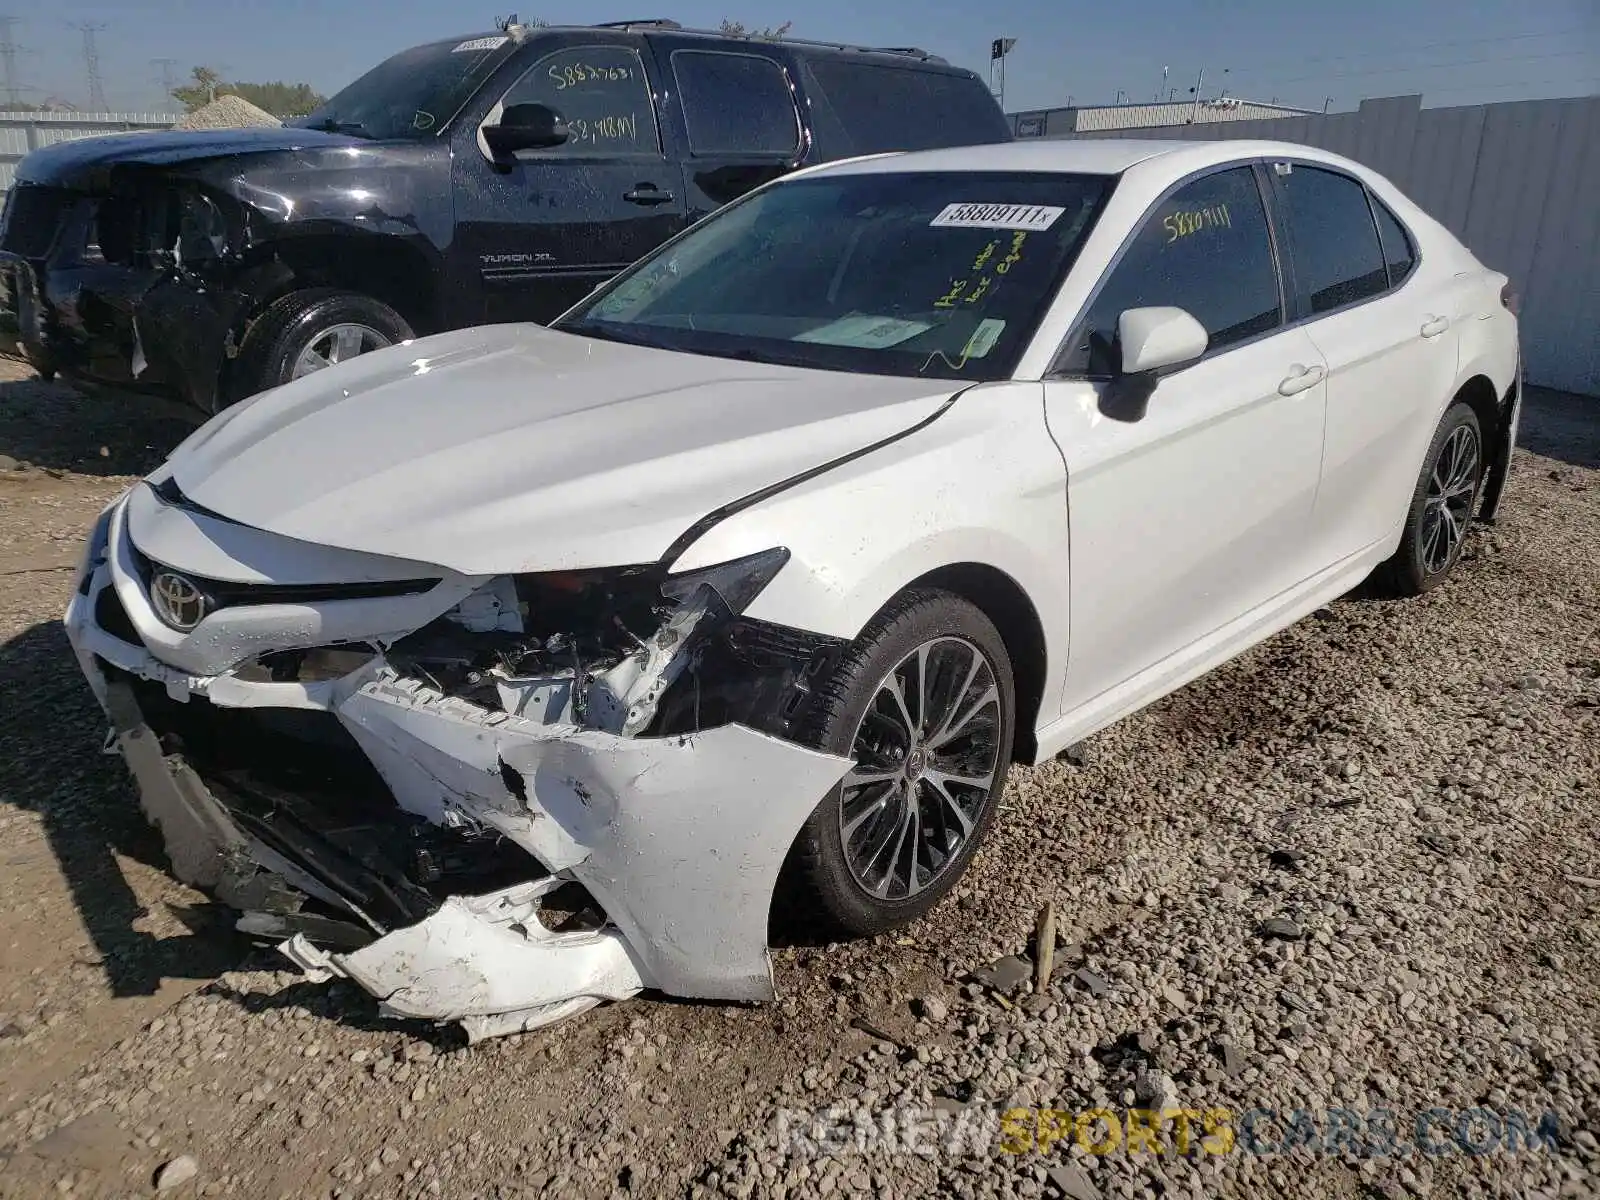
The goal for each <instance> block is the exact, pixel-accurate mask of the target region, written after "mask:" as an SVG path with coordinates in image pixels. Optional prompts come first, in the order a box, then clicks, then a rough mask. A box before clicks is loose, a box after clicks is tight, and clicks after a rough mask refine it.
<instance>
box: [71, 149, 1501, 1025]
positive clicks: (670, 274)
mask: <svg viewBox="0 0 1600 1200" xmlns="http://www.w3.org/2000/svg"><path fill="white" fill-rule="evenodd" d="M1514 308H1515V302H1514V299H1513V297H1512V296H1511V293H1510V292H1509V290H1508V288H1507V280H1506V277H1505V276H1503V275H1501V274H1498V273H1496V272H1494V271H1491V270H1488V269H1486V268H1485V267H1483V266H1482V265H1481V264H1480V263H1479V262H1478V261H1477V260H1476V259H1475V258H1474V257H1473V256H1472V255H1471V254H1470V253H1468V252H1467V250H1465V249H1464V248H1463V247H1462V246H1461V245H1460V244H1459V243H1458V242H1457V241H1456V240H1455V239H1454V238H1453V237H1452V236H1451V235H1450V234H1449V233H1448V232H1447V231H1446V230H1445V229H1444V228H1442V227H1441V226H1440V225H1439V224H1438V223H1437V222H1435V221H1433V220H1432V219H1431V218H1429V217H1428V216H1427V215H1426V214H1425V213H1423V212H1422V211H1421V210H1420V209H1419V208H1417V207H1416V206H1415V205H1414V204H1412V203H1411V202H1410V201H1408V200H1407V199H1406V198H1405V196H1403V195H1402V194H1400V192H1398V191H1397V190H1396V189H1395V188H1394V187H1393V185H1391V184H1390V183H1388V182H1387V181H1386V180H1384V179H1383V178H1381V177H1380V176H1378V175H1375V174H1374V173H1372V172H1371V171H1368V170H1366V169H1364V168H1362V167H1360V166H1357V165H1356V164H1354V163H1351V162H1348V161H1345V160H1344V159H1341V158H1337V157H1335V156H1332V155H1329V154H1325V153H1322V152H1320V151H1316V150H1311V149H1307V148H1305V147H1300V146H1291V145H1281V144H1275V143H1264V142H1219V143H1210V144H1198V143H1172V144H1168V143H1159V142H1147V141H1088V142H1071V143H1061V142H1054V143H1052V142H1037V143H1031V144H1016V145H1005V146H993V147H984V148H981V149H971V150H953V151H938V152H931V153H920V154H906V155H886V156H879V157H874V158H868V159H860V160H855V161H850V162H845V163H837V164H833V165H829V166H825V167H821V168H817V169H812V170H806V171H802V172H799V173H796V174H794V175H791V176H790V177H788V178H787V179H784V180H782V181H780V182H777V183H775V184H771V185H768V186H766V187H763V188H761V189H759V190H757V191H755V192H753V193H751V194H750V195H748V196H747V197H745V198H744V199H742V200H740V201H738V202H737V203H734V204H732V205H730V206H729V207H727V208H724V209H722V210H721V211H719V212H717V213H716V214H714V215H713V216H711V217H710V218H708V219H706V220H704V221H702V222H701V223H700V224H698V225H695V226H694V227H692V228H691V229H689V230H687V231H686V232H685V233H683V234H681V235H680V236H679V237H678V238H677V239H675V240H674V241H672V242H669V243H668V244H667V245H665V246H664V247H662V248H661V249H660V250H658V251H657V252H655V253H654V254H652V255H651V256H650V257H649V258H647V259H645V260H644V261H643V262H641V263H639V264H637V265H636V266H635V267H633V268H632V269H630V270H628V271H625V272H624V273H623V274H622V275H620V276H618V277H617V278H616V279H614V280H612V281H611V282H609V283H608V284H606V285H604V286H602V287H600V288H599V289H597V290H596V291H595V292H594V294H593V295H592V296H591V297H590V298H589V299H588V300H586V301H585V302H584V303H582V304H581V305H579V306H578V307H577V308H575V309H573V310H572V311H571V312H569V313H567V314H566V315H565V316H564V317H562V318H561V319H560V320H559V321H558V322H556V323H555V325H554V326H553V327H551V328H548V329H545V328H539V327H535V326H531V325H507V326H496V327H485V328H477V329H470V330H464V331H460V332H454V333H446V334H442V335H438V336H434V337H425V338H420V339H417V340H415V341H412V342H409V343H406V344H404V345H400V346H395V347H393V348H391V349H388V350H384V351H381V352H377V353H373V354H369V355H364V356H362V357H360V358H358V359H355V360H353V361H351V362H349V363H344V364H340V365H338V366H335V367H332V368H329V369H327V370H325V371H322V372H319V373H317V374H315V375H311V376H308V377H306V378H304V379H301V380H298V381H295V382H293V383H290V384H288V385H286V386H284V387H281V388H278V389H276V390H275V391H272V392H269V393H266V394H263V395H261V396H258V397H256V398H255V399H253V400H250V401H248V402H246V403H243V404H241V405H239V406H237V407H235V408H232V409H230V410H228V411H226V412H224V413H222V414H221V415H220V416H218V417H217V418H215V419H214V420H212V421H211V422H210V423H209V424H208V425H206V426H205V427H203V428H202V429H200V430H199V431H198V432H196V433H195V434H194V436H192V437H191V438H190V439H189V440H188V441H186V442H185V443H184V444H183V445H182V446H180V447H179V448H178V450H177V451H176V452H174V454H173V455H172V457H171V458H170V460H169V461H168V462H167V463H166V464H165V465H164V466H163V467H162V468H161V469H160V470H158V471H157V472H155V473H154V474H153V475H151V476H150V477H149V478H148V479H147V480H145V481H143V482H142V483H140V484H138V485H137V486H135V487H134V488H132V489H131V490H130V491H129V492H128V493H127V494H125V495H124V496H123V497H121V498H120V499H118V500H117V501H116V502H115V503H114V504H113V505H111V506H110V507H109V508H108V509H107V510H106V512H105V514H104V515H103V517H102V518H101V520H100V522H99V524H98V525H97V527H96V528H95V530H94V532H93V535H92V537H91V539H90V544H89V546H88V549H87V552H86V556H85V559H84V563H83V568H82V572H81V575H80V576H79V580H78V584H77V587H76V594H75V595H74V597H73V600H72V604H71V607H70V609H69V610H68V614H67V629H68V632H69V635H70V637H71V640H72V643H73V646H74V648H75V650H76V652H77V654H78V657H79V658H80V660H81V662H82V665H83V669H84V671H85V672H86V673H87V675H88V677H89V680H90V682H91V684H92V685H93V687H94V689H95V691H96V693H97V694H98V695H99V697H100V698H101V700H102V702H103V704H104V705H105V707H106V710H107V713H108V715H109V716H110V718H111V721H112V725H113V729H114V730H115V733H116V739H117V743H118V745H119V746H120V748H121V750H122V753H123V755H124V757H125V758H126V760H127V762H128V764H129V766H130V768H131V769H132V771H133V773H134V775H135V777H136V781H137V783H138V787H139V793H140V796H141V798H142V803H143V805H144V807H145V809H146V811H147V812H148V813H149V815H150V817H151V818H152V820H154V821H155V822H157V823H158V824H159V825H160V827H161V829H162V832H163V834H164V837H165V840H166V843H167V846H168V849H169V853H170V856H171V859H172V863H173V868H174V870H175V872H176V873H178V874H179V875H181V876H182V877H184V878H186V879H188V880H190V881H193V882H195V883H197V884H199V885H201V886H204V887H206V888H208V889H210V890H212V891H213V892H214V893H215V894H216V895H218V896H219V897H220V898H221V899H223V900H224V901H226V902H227V903H229V904H231V905H233V906H234V907H235V908H236V909H238V910H239V912H240V914H241V915H240V922H239V923H240V927H241V928H242V929H245V930H247V931H249V932H251V933H253V934H255V935H257V936H260V937H264V938H270V939H272V940H274V941H278V942H280V944H281V946H282V948H283V949H284V951H285V953H287V954H288V955H289V956H290V957H291V958H293V959H294V960H295V961H296V962H298V963H299V964H300V965H301V966H303V967H304V968H306V969H307V970H308V971H310V972H312V973H313V974H315V975H318V976H321V977H326V976H330V975H343V976H348V977H350V978H352V979H354V980H356V981H357V982H358V983H359V984H360V985H361V986H363V987H365V988H366V989H368V990H369V991H371V992H372V993H373V994H374V995H376V996H379V997H380V998H382V999H383V1000H384V1001H385V1003H386V1005H387V1010H388V1011H391V1012H395V1013H399V1014H404V1015H408V1016H413V1017H424V1018H431V1019H435V1020H440V1021H459V1022H461V1023H462V1024H463V1025H464V1026H465V1027H466V1029H467V1030H468V1032H469V1034H470V1035H471V1036H474V1037H480V1036H489V1035H493V1034H496V1033H503V1032H506V1031H508V1030H519V1029H525V1028H530V1027H533V1026H535V1025H539V1024H543V1023H547V1022H549V1021H552V1020H555V1019H557V1018H560V1017H562V1016H565V1015H568V1014H571V1013H573V1012H576V1011H579V1010H581V1009H583V1008H585V1007H588V1006H590V1005H592V1004H594V1003H597V1002H599V1001H600V1000H603V999H607V998H610V999H617V998H621V997H625V996H628V995H631V994H633V993H634V992H637V991H639V990H640V989H642V988H656V989H660V990H662V991H665V992H668V993H672V994H677V995H683V996H700V997H726V998H735V999H761V998H766V997H768V996H770V995H771V992H772V987H773V984H772V975H771V968H770V964H769V961H768V958H767V923H768V913H769V909H770V905H771V900H772V896H773V894H774V889H775V887H776V886H777V885H778V884H779V883H780V882H782V883H783V885H784V886H785V887H786V888H787V887H789V886H790V885H792V886H793V888H794V890H795V895H796V896H797V897H798V898H799V900H800V902H801V903H802V905H803V906H809V907H808V908H807V907H802V908H801V909H800V910H799V911H801V912H807V911H809V912H810V913H811V914H813V915H814V919H815V920H816V921H817V922H819V923H826V924H828V925H830V926H833V927H835V928H837V929H840V930H843V931H846V932H854V933H869V932H873V931H878V930H883V929H886V928H889V927H891V926H894V925H896V924H899V923H901V922H904V921H907V920H909V919H911V918H912V917H914V916H916V915H918V914H920V913H922V912H924V911H925V910H927V909H928V908H929V907H930V906H931V905H932V904H934V903H935V902H936V901H937V900H938V899H939V898H940V897H941V896H942V895H944V894H945V893H946V892H947V891H948V890H949V889H950V888H951V886H952V885H953V884H954V883H955V881H956V880H957V878H958V877H959V876H960V875H961V873H962V871H963V870H964V869H965V868H966V866H967V864H968V863H969V861H970V860H971V858H972V856H973V853H974V852H975V851H976V850H977V848H978V847H979V845H980V843H981V842H982V840H983V837H984V834H985V832H986V830H987V829H988V828H989V826H990V825H991V824H992V823H993V822H994V820H995V819H996V810H997V808H998V801H999V796H1000V792H1001V787H1002V785H1003V782H1004V780H1005V776H1006V769H1007V766H1008V764H1011V763H1015V762H1021V763H1031V762H1037V761H1040V760H1042V759H1045V758H1048V757H1050V756H1051V755H1053V754H1055V753H1057V752H1059V751H1060V750H1062V749H1063V748H1064V747H1066V746H1067V745H1069V744H1070V743H1072V742H1075V741H1077V740H1078V739H1081V738H1083V737H1084V736H1085V735H1087V734H1090V733H1093V732H1094V731H1095V730H1097V729H1100V728H1102V727H1104V726H1105V725H1107V724H1109V723H1110V722H1112V721H1115V720H1117V719H1118V718H1119V717H1121V716H1124V715H1125V714H1128V713H1130V712H1133V711H1134V710H1136V709H1138V708H1139V707H1141V706H1142V705H1145V704H1148V703H1150V702H1151V701H1152V700H1154V699H1156V698H1157V697H1159V696H1161V695H1163V694H1165V693H1167V692H1170V691H1171V690H1173V689H1174V688H1176V687H1178V686H1180V685H1181V684H1183V683H1184V682H1185V681H1187V680H1190V679H1193V678H1194V677H1195V676H1197V675H1199V674H1201V673H1202V672H1204V671H1206V670H1208V669H1209V668H1211V667H1213V666H1216V665H1217V664H1219V663H1221V662H1223V661H1225V660H1227V659H1228V658H1230V657H1231V656H1233V655H1236V654H1238V653H1239V652H1241V651H1242V650H1244V649H1246V648H1247V647H1249V646H1251V645H1253V644H1254V643H1256V642H1259V641H1260V640H1262V639H1263V638H1265V637H1267V636H1268V635H1270V634H1271V633H1273V632H1274V631H1275V630H1278V629H1281V628H1282V627H1284V626H1285V625H1287V624H1289V623H1290V622H1292V621H1294V620H1296V619H1298V618H1300V617H1302V616H1303V615H1305V614H1307V613H1309V612H1310V611H1311V610H1313V609H1314V608H1316V607H1318V606H1319V605H1322V604H1324V603H1326V602H1327V601H1328V600H1330V599H1332V598H1333V597H1336V596H1338V595H1340V594H1341V593H1343V592H1345V591H1347V590H1349V589H1350V588H1352V587H1354V586H1355V585H1357V584H1358V583H1360V582H1362V581H1363V580H1364V579H1366V578H1367V577H1368V576H1373V575H1376V577H1377V580H1378V582H1379V583H1381V585H1382V586H1383V587H1385V588H1387V589H1389V590H1390V591H1392V592H1396V593H1402V594H1412V593H1418V592H1422V591H1425V590H1427V589H1428V588H1431V587H1433V586H1434V585H1435V584H1436V583H1438V582H1439V581H1440V580H1441V579H1443V578H1444V577H1445V576H1446V575H1447V574H1448V573H1449V571H1450V570H1451V568H1452V567H1453V566H1454V565H1455V563H1456V561H1457V558H1458V556H1459V555H1460V553H1461V547H1462V541H1463V538H1464V536H1465V535H1466V531H1467V529H1468V526H1469V524H1470V522H1471V521H1472V520H1473V519H1474V518H1475V517H1476V518H1479V519H1483V518H1487V517H1491V516H1492V513H1493V509H1494V508H1495V506H1496V505H1497V503H1498V500H1499V494H1500V490H1501V487H1502V485H1503V483H1504V479H1505V474H1506V469H1507V464H1508V460H1509V456H1510V451H1511V446H1512V443H1513V441H1514V438H1515V432H1516V425H1517V414H1518V408H1519V394H1520V387H1519V364H1518V344H1517V324H1516V318H1515V315H1514Z"/></svg>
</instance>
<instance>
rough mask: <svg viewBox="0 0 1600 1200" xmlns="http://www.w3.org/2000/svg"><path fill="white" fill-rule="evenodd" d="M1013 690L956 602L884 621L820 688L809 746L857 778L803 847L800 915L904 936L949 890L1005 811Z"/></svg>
mask: <svg viewBox="0 0 1600 1200" xmlns="http://www.w3.org/2000/svg"><path fill="white" fill-rule="evenodd" d="M1014 697H1015V688H1014V686H1013V684H1012V674H1011V662H1010V660H1009V659H1008V658H1007V656H1006V650H1005V643H1004V642H1002V641H1001V639H1000V635H999V633H998V632H997V631H996V630H995V627H994V624H993V623H992V622H991V621H990V620H989V619H988V617H986V616H984V614H983V613H982V612H981V611H979V610H978V609H977V608H976V607H974V606H973V605H972V604H970V603H968V602H967V601H966V600H964V599H962V598H961V597H959V596H955V595H952V594H950V593H948V592H938V591H912V592H907V593H905V594H904V595H903V596H901V597H900V598H899V599H898V600H897V601H896V602H895V603H893V604H892V605H890V606H889V608H887V609H886V610H885V611H884V612H883V613H881V614H880V615H879V616H878V617H877V618H876V619H875V620H874V621H873V623H872V624H871V625H870V626H869V627H868V628H867V630H866V632H865V633H863V634H862V635H861V637H860V638H858V639H857V641H856V643H855V644H854V645H853V646H852V647H851V648H850V650H849V651H848V652H847V653H846V655H845V657H844V660H843V661H842V662H841V663H840V665H839V667H838V669H837V670H836V671H835V672H834V673H833V675H832V677H831V678H830V679H829V680H828V682H827V683H826V684H825V685H823V686H822V687H820V688H819V689H818V694H817V698H816V702H815V706H814V708H813V710H812V714H811V717H810V719H809V722H808V724H809V727H810V728H809V736H808V737H807V738H806V739H805V740H807V741H808V742H810V743H811V744H813V745H815V746H816V747H817V748H818V749H821V750H827V751H830V752H832V753H834V754H840V755H846V756H848V757H850V758H853V759H854V760H855V762H856V766H855V768H854V769H853V770H852V771H851V772H850V773H849V774H848V775H846V776H845V777H844V780H843V781H842V782H841V783H840V785H839V786H838V787H836V788H834V789H833V791H832V792H830V793H829V795H828V797H827V798H826V799H824V800H823V802H822V803H821V804H820V805H818V806H817V809H816V811H814V812H813V813H812V814H811V816H810V818H809V819H808V820H807V821H806V823H805V825H804V826H803V827H802V828H801V831H800V836H799V838H798V839H797V840H796V843H795V847H794V851H793V853H792V856H791V862H792V864H793V866H794V867H796V868H798V878H797V879H796V880H795V882H797V883H799V884H800V885H801V887H802V889H803V893H804V894H803V895H802V896H801V897H798V898H799V899H800V900H801V901H802V903H804V902H805V901H810V903H809V904H806V905H805V907H806V909H807V910H808V911H811V912H815V911H816V910H817V909H818V908H819V907H820V909H821V912H822V915H824V916H825V917H826V918H827V919H828V920H829V922H830V923H831V924H832V925H833V926H835V927H837V928H839V929H841V930H843V931H844V932H846V933H851V934H861V935H869V934H874V933H881V932H882V931H883V930H885V929H892V928H894V927H895V926H897V925H903V924H905V923H906V922H907V921H910V920H912V919H913V918H915V917H918V916H921V915H922V914H923V913H925V912H927V911H928V909H930V908H932V907H933V906H934V905H935V904H936V903H938V902H939V900H940V899H941V898H942V897H943V896H944V895H945V894H946V893H947V892H949V891H950V889H951V888H952V887H954V886H955V883H956V881H957V880H958V879H959V878H960V877H961V875H962V873H963V872H964V871H965V870H966V868H967V864H968V863H969V862H970V861H971V860H972V856H973V854H974V853H975V852H976V851H977V849H978V846H979V845H980V844H981V843H982V841H983V838H984V835H985V834H987V833H988V831H989V826H990V825H991V824H993V822H994V816H995V810H996V809H997V808H998V807H999V803H1000V792H1001V789H1002V788H1003V787H1004V786H1005V779H1006V767H1007V765H1008V764H1009V762H1010V759H1011V735H1012V725H1013V721H1014V720H1015V699H1014Z"/></svg>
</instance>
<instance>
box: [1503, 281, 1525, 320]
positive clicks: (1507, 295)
mask: <svg viewBox="0 0 1600 1200" xmlns="http://www.w3.org/2000/svg"><path fill="white" fill-rule="evenodd" d="M1500 304H1501V305H1502V307H1504V308H1506V309H1508V310H1510V312H1511V315H1512V316H1517V315H1518V314H1519V312H1520V310H1521V305H1522V299H1521V297H1519V296H1518V295H1517V294H1516V292H1514V291H1512V290H1511V285H1510V284H1509V283H1508V284H1506V285H1505V286H1503V287H1502V288H1501V289H1500Z"/></svg>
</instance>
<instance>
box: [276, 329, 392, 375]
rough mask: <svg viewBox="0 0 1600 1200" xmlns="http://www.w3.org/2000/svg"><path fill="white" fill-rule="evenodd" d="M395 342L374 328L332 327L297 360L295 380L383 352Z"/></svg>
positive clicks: (319, 336) (316, 338)
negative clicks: (370, 353)
mask: <svg viewBox="0 0 1600 1200" xmlns="http://www.w3.org/2000/svg"><path fill="white" fill-rule="evenodd" d="M391 344H392V343H391V342H390V341H389V339H388V338H386V337H385V336H384V335H383V334H382V333H380V332H378V330H376V329H374V328H372V326H370V325H356V324H353V323H352V324H342V325H330V326H328V328H326V329H324V330H323V331H322V332H321V333H319V334H317V336H316V337H314V338H312V339H311V341H310V342H308V343H307V344H306V348H305V349H304V350H302V351H300V354H299V357H297V358H296V359H295V360H294V371H293V372H292V373H291V375H290V376H289V377H290V378H291V379H301V378H303V377H305V376H307V375H310V374H311V373H312V372H313V371H320V370H322V369H323V368H324V367H331V366H333V365H334V364H335V363H342V362H345V361H347V360H348V359H352V358H355V357H356V356H357V355H361V354H366V353H367V352H368V351H371V350H381V349H383V348H384V347H385V346H388V345H391Z"/></svg>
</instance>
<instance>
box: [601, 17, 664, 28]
mask: <svg viewBox="0 0 1600 1200" xmlns="http://www.w3.org/2000/svg"><path fill="white" fill-rule="evenodd" d="M593 27H594V28H595V29H682V28H683V26H682V25H680V24H678V22H676V21H671V20H668V19H667V18H666V17H651V18H650V19H648V20H644V21H596V22H595V23H594V26H593Z"/></svg>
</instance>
